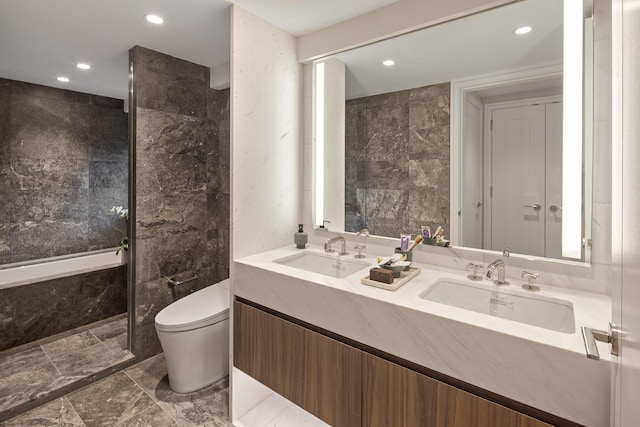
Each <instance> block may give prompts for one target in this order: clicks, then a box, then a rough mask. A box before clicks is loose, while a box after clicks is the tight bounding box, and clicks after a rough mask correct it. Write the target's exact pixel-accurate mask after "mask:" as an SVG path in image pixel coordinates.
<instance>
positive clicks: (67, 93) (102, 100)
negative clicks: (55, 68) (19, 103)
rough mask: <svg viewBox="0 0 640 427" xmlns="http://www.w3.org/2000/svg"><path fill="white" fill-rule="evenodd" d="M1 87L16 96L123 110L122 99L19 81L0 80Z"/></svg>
mask: <svg viewBox="0 0 640 427" xmlns="http://www.w3.org/2000/svg"><path fill="white" fill-rule="evenodd" d="M0 86H2V87H8V88H9V91H10V93H12V94H13V95H16V96H25V95H27V96H34V97H39V98H49V99H57V100H61V101H67V102H75V103H80V104H88V105H99V106H103V107H110V108H116V109H120V110H122V106H123V101H122V100H121V99H115V98H107V97H104V96H99V95H90V94H87V93H81V92H74V91H71V90H66V89H58V88H54V87H50V86H41V85H38V84H33V83H26V82H21V81H17V80H9V79H0Z"/></svg>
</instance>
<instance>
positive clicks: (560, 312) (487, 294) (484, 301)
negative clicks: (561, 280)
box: [420, 279, 575, 334]
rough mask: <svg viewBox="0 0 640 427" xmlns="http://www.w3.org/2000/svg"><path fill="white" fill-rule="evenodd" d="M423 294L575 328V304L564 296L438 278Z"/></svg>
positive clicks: (558, 328) (531, 322) (477, 309)
mask: <svg viewBox="0 0 640 427" xmlns="http://www.w3.org/2000/svg"><path fill="white" fill-rule="evenodd" d="M420 298H422V299H425V300H429V301H433V302H438V303H441V304H447V305H450V306H453V307H458V308H463V309H465V310H471V311H475V312H476V313H483V314H488V315H491V316H496V317H501V318H503V319H509V320H513V321H516V322H520V323H526V324H529V325H533V326H539V327H541V328H545V329H551V330H553V331H557V332H563V333H567V334H572V333H574V332H575V320H574V315H573V304H572V303H571V302H569V301H565V300H562V299H556V298H549V297H543V296H539V295H522V294H520V293H515V292H513V291H510V290H506V289H500V290H499V291H498V290H495V289H490V288H488V287H484V286H482V285H472V284H466V283H460V282H456V281H454V280H449V279H441V280H439V281H437V282H436V283H434V284H433V285H432V286H431V287H429V289H427V290H425V291H424V292H422V293H421V294H420Z"/></svg>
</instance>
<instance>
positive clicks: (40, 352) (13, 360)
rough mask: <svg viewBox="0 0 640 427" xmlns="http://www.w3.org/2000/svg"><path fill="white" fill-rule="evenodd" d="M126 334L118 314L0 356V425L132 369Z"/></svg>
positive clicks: (124, 319) (125, 326)
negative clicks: (15, 416) (129, 367)
mask: <svg viewBox="0 0 640 427" xmlns="http://www.w3.org/2000/svg"><path fill="white" fill-rule="evenodd" d="M126 333H127V320H126V317H125V315H120V316H116V317H113V318H111V319H107V320H104V321H100V322H97V323H94V324H91V325H87V326H85V327H82V328H78V329H74V330H72V331H68V332H64V333H62V334H58V335H55V336H53V337H48V338H45V339H42V340H39V341H36V342H32V343H29V344H25V345H22V346H20V347H17V348H13V349H10V350H6V351H3V352H0V421H2V420H6V419H7V418H9V417H11V416H14V415H16V414H20V413H23V412H25V411H26V410H29V409H31V408H34V407H36V406H39V405H41V404H42V403H44V402H47V401H50V400H52V399H56V398H59V397H60V396H63V395H64V394H66V393H69V392H70V391H73V390H77V389H79V388H80V387H83V386H85V385H87V384H90V383H91V382H93V381H95V380H96V378H103V377H105V376H107V375H109V374H111V373H113V372H116V371H119V370H121V369H122V368H123V367H126V366H128V365H130V364H131V362H132V361H133V355H132V354H131V353H129V351H127V350H126V347H127V342H126V340H127V334H126ZM66 408H67V407H66V406H61V407H60V408H59V409H61V410H62V409H66ZM35 425H38V424H35ZM71 425H73V424H71Z"/></svg>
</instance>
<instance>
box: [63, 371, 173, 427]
mask: <svg viewBox="0 0 640 427" xmlns="http://www.w3.org/2000/svg"><path fill="white" fill-rule="evenodd" d="M67 398H68V399H69V401H70V402H71V404H72V405H73V407H74V408H75V409H76V411H77V412H78V415H80V418H81V419H82V420H83V421H84V423H85V424H86V425H87V426H88V427H92V426H114V425H145V424H136V423H138V422H139V421H140V419H141V416H142V415H143V413H145V412H146V411H149V410H150V409H152V408H154V407H157V404H156V403H155V402H154V401H153V399H151V397H149V395H147V394H146V393H145V392H144V391H143V390H142V388H140V386H138V385H137V384H136V383H135V382H133V381H132V380H131V378H129V377H128V376H126V375H125V374H124V373H123V372H118V373H116V374H114V375H112V376H110V377H108V378H105V379H103V380H101V381H98V382H97V383H94V384H91V385H89V386H87V387H85V388H83V389H81V390H78V391H75V392H73V393H71V394H69V395H68V396H67ZM149 415H150V416H152V417H156V414H155V412H152V411H150V412H149ZM171 421H173V420H171Z"/></svg>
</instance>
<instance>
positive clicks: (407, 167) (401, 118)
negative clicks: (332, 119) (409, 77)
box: [345, 83, 450, 237]
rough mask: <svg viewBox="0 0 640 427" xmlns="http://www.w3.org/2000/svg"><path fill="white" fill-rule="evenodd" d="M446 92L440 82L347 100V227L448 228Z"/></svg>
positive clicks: (379, 231) (378, 231)
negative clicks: (428, 226)
mask: <svg viewBox="0 0 640 427" xmlns="http://www.w3.org/2000/svg"><path fill="white" fill-rule="evenodd" d="M449 93H450V84H449V83H442V84H437V85H432V86H426V87H421V88H415V89H410V90H404V91H399V92H393V93H387V94H381V95H375V96H370V97H365V98H359V99H353V100H349V101H347V104H346V131H345V139H346V146H345V158H346V185H345V187H346V188H345V199H346V203H345V218H346V225H345V228H346V230H347V231H358V230H360V229H362V228H368V229H369V231H370V232H371V234H375V235H382V236H389V237H397V236H399V235H400V234H401V233H411V234H417V233H419V232H420V226H421V225H430V226H432V227H434V226H435V227H437V226H438V225H441V226H442V227H444V228H445V235H448V229H449V228H448V227H449V226H448V222H449V170H450V167H449V161H450V159H449V157H450V151H449V150H450V148H449V132H450V129H449V118H450V95H449Z"/></svg>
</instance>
